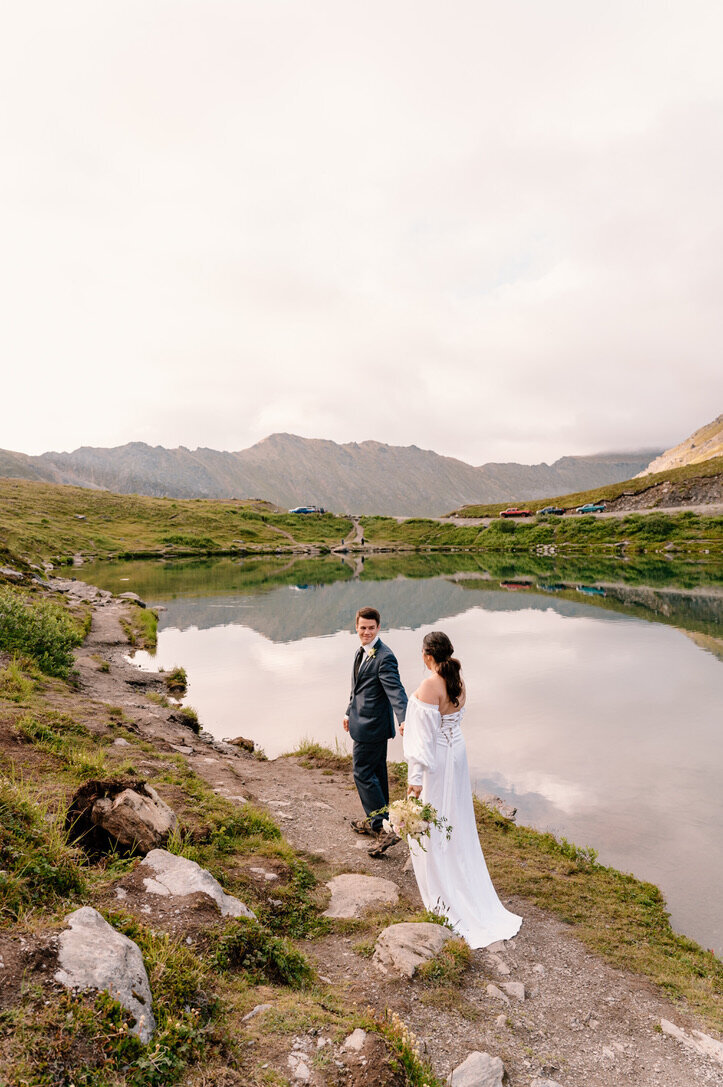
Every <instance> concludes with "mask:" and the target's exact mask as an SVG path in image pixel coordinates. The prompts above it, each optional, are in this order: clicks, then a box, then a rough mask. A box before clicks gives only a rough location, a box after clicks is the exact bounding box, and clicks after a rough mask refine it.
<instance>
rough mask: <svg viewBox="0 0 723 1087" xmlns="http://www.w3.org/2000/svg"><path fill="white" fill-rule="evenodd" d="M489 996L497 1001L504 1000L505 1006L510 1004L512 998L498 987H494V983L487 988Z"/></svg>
mask: <svg viewBox="0 0 723 1087" xmlns="http://www.w3.org/2000/svg"><path fill="white" fill-rule="evenodd" d="M487 996H492V997H494V998H495V1000H502V1001H503V1002H504V1003H505V1004H509V1002H510V998H509V997H508V996H507V995H506V994H505V993H503V992H502V990H501V989H498V988H497V986H496V985H493V984H492V982H490V984H489V985H488V986H487Z"/></svg>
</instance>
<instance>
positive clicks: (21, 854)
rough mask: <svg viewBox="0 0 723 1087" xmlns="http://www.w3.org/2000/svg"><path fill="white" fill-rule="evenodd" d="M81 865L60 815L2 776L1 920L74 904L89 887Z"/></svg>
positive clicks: (21, 785)
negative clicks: (65, 904)
mask: <svg viewBox="0 0 723 1087" xmlns="http://www.w3.org/2000/svg"><path fill="white" fill-rule="evenodd" d="M82 861H83V857H82V854H81V853H80V851H79V850H77V849H75V848H73V847H71V846H70V845H69V844H68V840H67V836H66V832H65V829H64V816H63V814H62V812H57V811H54V810H53V809H52V808H51V807H50V806H49V805H48V804H47V803H45V802H43V801H42V800H40V799H39V798H38V796H37V793H36V791H35V789H34V788H33V787H32V786H30V785H27V784H26V783H24V782H23V781H22V780H20V779H17V778H11V777H6V776H5V775H2V776H0V922H1V923H2V924H3V925H7V924H8V923H10V922H14V921H17V920H18V919H20V918H27V917H28V915H29V914H30V913H31V912H32V911H33V910H37V909H38V908H42V909H47V908H53V907H55V906H57V905H58V904H59V903H62V902H68V901H71V902H72V901H74V900H75V899H76V898H77V896H78V895H80V894H82V892H83V891H84V890H85V889H86V882H87V881H86V878H85V875H84V873H83V869H82Z"/></svg>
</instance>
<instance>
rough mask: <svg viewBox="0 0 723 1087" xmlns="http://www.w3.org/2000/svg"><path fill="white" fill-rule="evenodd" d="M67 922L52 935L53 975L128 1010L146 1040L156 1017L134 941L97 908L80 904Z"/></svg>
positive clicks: (69, 986)
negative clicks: (54, 941)
mask: <svg viewBox="0 0 723 1087" xmlns="http://www.w3.org/2000/svg"><path fill="white" fill-rule="evenodd" d="M66 921H67V923H68V925H69V928H67V929H66V930H65V931H64V932H61V934H60V937H59V941H58V967H59V969H58V970H57V972H56V974H55V980H56V981H57V982H58V983H59V984H60V985H64V986H65V988H66V989H74V990H83V989H98V990H99V991H104V992H106V993H109V994H110V996H112V997H113V999H114V1000H117V1001H118V1003H119V1004H122V1005H123V1007H124V1008H125V1009H126V1010H127V1011H129V1012H130V1014H131V1015H132V1016H133V1018H134V1020H135V1022H134V1024H133V1026H132V1027H131V1031H132V1033H133V1034H137V1035H138V1037H139V1038H140V1040H141V1041H142V1042H147V1041H149V1040H150V1038H151V1036H152V1034H153V1032H154V1030H155V1029H156V1022H155V1019H154V1018H153V1012H152V1010H151V1001H152V997H151V987H150V985H149V984H148V975H147V973H146V968H145V966H144V964H143V956H142V955H141V953H140V950H139V948H138V945H137V944H134V943H133V941H132V940H129V939H128V937H127V936H123V934H122V933H120V932H116V930H115V929H114V928H113V927H112V925H109V924H108V922H107V921H106V920H105V919H104V918H103V917H101V915H100V914H99V913H98V911H97V910H94V909H92V907H90V906H83V907H82V908H81V909H79V910H75V911H74V912H73V913H71V914H69V915H68V917H66Z"/></svg>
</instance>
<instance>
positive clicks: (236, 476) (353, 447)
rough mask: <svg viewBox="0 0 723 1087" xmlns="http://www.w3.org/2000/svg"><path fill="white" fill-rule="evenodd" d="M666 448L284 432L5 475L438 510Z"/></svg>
mask: <svg viewBox="0 0 723 1087" xmlns="http://www.w3.org/2000/svg"><path fill="white" fill-rule="evenodd" d="M659 452H660V451H659V450H643V451H634V452H622V453H599V454H592V455H589V456H581V457H576V456H565V457H560V458H559V459H558V460H557V461H555V462H553V463H552V464H546V463H544V462H543V463H540V464H536V465H523V464H517V463H515V462H490V463H488V464H483V465H478V466H474V465H471V464H467V463H466V462H465V461H461V460H458V459H456V458H454V457H446V456H443V455H441V454H439V453H436V452H434V450H428V449H420V448H419V447H418V446H416V445H410V446H392V445H387V444H385V443H384V442H378V441H374V440H368V441H364V442H348V443H344V444H339V443H337V442H334V441H331V440H330V439H325V438H302V437H300V436H299V435H295V434H287V433H279V434H270V435H268V436H267V437H266V438H263V439H262V440H261V441H259V442H257V443H256V444H255V445H252V446H250V447H249V448H248V449H243V450H238V451H235V452H226V451H221V450H216V449H211V448H209V447H199V448H197V449H196V450H190V449H188V448H187V447H185V446H179V447H177V448H176V449H168V448H166V447H165V446H161V445H157V446H151V445H148V444H147V443H146V442H128V443H126V444H125V445H122V446H116V447H114V448H103V447H97V446H81V447H79V448H78V449H76V450H73V451H72V452H70V453H65V452H57V451H50V452H46V453H42V454H40V455H39V456H30V455H28V454H24V453H15V452H13V451H12V450H0V475H7V476H13V477H20V478H24V479H36V480H43V481H45V482H49V483H65V484H71V485H74V486H81V487H89V488H92V489H96V488H98V489H103V490H111V491H115V492H117V493H121V494H147V495H151V496H154V497H172V498H218V499H223V498H233V497H236V498H245V497H263V498H265V499H268V500H269V501H271V502H274V503H276V504H277V505H280V506H283V507H286V508H289V507H293V506H297V505H302V504H306V503H312V504H314V505H319V506H323V507H325V508H326V509H331V510H334V511H335V512H353V513H358V514H374V513H378V514H390V515H400V516H402V515H403V516H435V515H438V514H443V513H444V512H446V511H447V510H449V509H451V508H453V507H456V506H461V505H464V504H468V503H473V502H508V501H509V502H520V501H526V500H532V499H534V498H544V497H548V496H550V495H554V494H563V493H567V492H570V491H572V490H575V489H584V488H588V487H594V486H600V485H605V484H608V483H614V482H621V481H622V480H625V479H630V478H631V477H632V476H634V475H636V474H637V473H638V472H640V471H641V470H642V469H644V468H645V467H646V466H647V465H648V464H649V463H650V461H651V460H652V459H653V458H654V457H655V456H657V455H658V454H659Z"/></svg>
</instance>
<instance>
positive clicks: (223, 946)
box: [214, 920, 314, 989]
mask: <svg viewBox="0 0 723 1087" xmlns="http://www.w3.org/2000/svg"><path fill="white" fill-rule="evenodd" d="M214 961H215V964H216V966H217V967H218V969H219V970H224V971H232V970H241V971H243V972H244V973H245V974H246V975H247V976H248V978H249V980H250V981H253V982H256V983H262V982H270V983H271V984H274V985H288V986H290V987H291V988H292V989H302V988H304V987H305V986H307V985H309V984H310V983H311V981H312V979H313V976H314V972H313V970H312V968H311V966H310V965H309V962H308V960H307V958H306V956H305V955H302V953H301V952H300V951H297V950H296V948H295V947H294V945H293V944H292V943H291V941H290V940H287V939H285V938H284V937H280V936H273V935H272V934H271V933H270V932H269V931H268V930H267V929H265V928H264V927H263V926H262V925H260V924H258V922H256V921H241V920H240V921H235V922H234V923H233V925H231V926H229V928H227V929H225V930H224V931H223V932H222V933H221V934H220V935H219V936H217V937H216V946H215V953H214Z"/></svg>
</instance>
